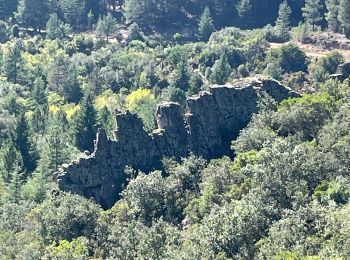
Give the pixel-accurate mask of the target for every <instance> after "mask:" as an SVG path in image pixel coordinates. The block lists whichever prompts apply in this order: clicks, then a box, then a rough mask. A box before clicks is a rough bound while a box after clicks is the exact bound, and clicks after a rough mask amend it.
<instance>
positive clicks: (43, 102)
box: [30, 77, 48, 109]
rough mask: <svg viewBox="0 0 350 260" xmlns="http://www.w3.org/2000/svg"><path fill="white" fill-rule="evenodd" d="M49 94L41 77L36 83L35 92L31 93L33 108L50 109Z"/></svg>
mask: <svg viewBox="0 0 350 260" xmlns="http://www.w3.org/2000/svg"><path fill="white" fill-rule="evenodd" d="M47 98H48V94H47V88H46V84H45V82H44V81H43V79H42V78H41V77H39V78H36V79H35V81H34V86H33V90H32V91H31V93H30V99H31V102H32V105H33V106H40V107H43V108H46V109H47V107H48V99H47Z"/></svg>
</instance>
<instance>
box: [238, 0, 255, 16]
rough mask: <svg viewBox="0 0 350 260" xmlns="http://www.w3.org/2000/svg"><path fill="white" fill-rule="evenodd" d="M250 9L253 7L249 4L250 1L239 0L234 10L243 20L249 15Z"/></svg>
mask: <svg viewBox="0 0 350 260" xmlns="http://www.w3.org/2000/svg"><path fill="white" fill-rule="evenodd" d="M252 7H253V5H252V3H251V0H239V2H238V3H237V4H236V10H237V13H238V15H239V17H241V18H243V17H245V16H246V15H247V14H249V13H250V11H251V9H252Z"/></svg>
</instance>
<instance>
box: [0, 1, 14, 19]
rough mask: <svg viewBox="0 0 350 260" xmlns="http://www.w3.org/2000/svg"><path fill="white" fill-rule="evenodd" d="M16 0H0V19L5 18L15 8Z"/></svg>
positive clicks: (9, 15)
mask: <svg viewBox="0 0 350 260" xmlns="http://www.w3.org/2000/svg"><path fill="white" fill-rule="evenodd" d="M17 5H18V0H0V19H1V20H6V19H7V18H9V17H11V16H12V14H13V12H14V11H16V10H17Z"/></svg>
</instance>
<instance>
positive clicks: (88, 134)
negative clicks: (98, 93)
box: [72, 93, 96, 151]
mask: <svg viewBox="0 0 350 260" xmlns="http://www.w3.org/2000/svg"><path fill="white" fill-rule="evenodd" d="M72 124H73V134H74V137H75V145H76V146H77V147H78V149H80V150H88V151H92V150H93V147H94V140H95V137H96V111H95V108H94V106H93V99H92V95H91V94H90V93H87V94H86V95H85V97H84V99H83V100H82V102H81V104H80V109H79V110H78V111H77V112H76V113H75V115H74V117H73V123H72Z"/></svg>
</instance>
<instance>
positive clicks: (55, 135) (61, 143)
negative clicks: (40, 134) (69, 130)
mask: <svg viewBox="0 0 350 260" xmlns="http://www.w3.org/2000/svg"><path fill="white" fill-rule="evenodd" d="M59 116H60V115H55V116H54V117H53V118H51V121H50V123H49V129H48V131H47V136H46V145H45V149H44V155H43V156H42V157H44V156H45V155H48V159H47V160H46V161H47V166H48V169H49V170H51V171H57V170H58V167H59V166H60V165H61V164H62V163H64V162H65V161H66V160H68V159H69V154H70V153H69V151H68V143H69V142H68V137H67V134H66V131H65V126H64V125H61V123H60V122H61V119H60V118H59Z"/></svg>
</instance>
